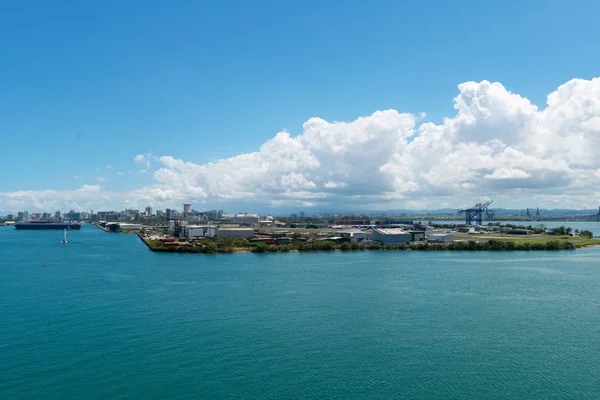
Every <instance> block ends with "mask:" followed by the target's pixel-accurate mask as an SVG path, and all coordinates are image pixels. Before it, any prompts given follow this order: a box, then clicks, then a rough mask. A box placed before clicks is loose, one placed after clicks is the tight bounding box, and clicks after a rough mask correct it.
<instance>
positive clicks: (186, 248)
mask: <svg viewBox="0 0 600 400" xmlns="http://www.w3.org/2000/svg"><path fill="white" fill-rule="evenodd" d="M137 236H138V237H139V238H140V240H141V241H142V242H143V243H144V244H145V245H146V247H147V248H148V249H149V250H150V251H152V252H155V253H176V254H249V253H253V254H277V253H332V252H341V253H353V252H364V251H396V252H401V251H418V252H424V251H433V252H436V251H450V252H481V251H491V252H503V251H505V252H532V251H554V252H557V251H573V250H579V249H590V248H600V243H594V244H580V245H576V244H573V242H571V241H568V240H564V239H563V240H549V241H544V242H542V241H540V242H539V243H534V244H533V245H532V244H530V243H527V244H519V245H513V244H510V245H507V244H506V242H504V241H500V240H495V239H491V240H489V241H486V242H475V241H469V242H454V243H448V244H439V243H434V244H430V243H426V242H424V243H416V244H412V245H398V246H387V247H386V246H377V247H376V248H369V247H366V246H365V247H360V248H354V249H341V248H340V246H332V247H330V248H327V249H311V248H302V247H300V248H289V246H281V247H280V246H263V247H259V246H248V247H217V245H216V244H215V245H214V246H212V247H211V248H207V247H208V246H206V245H203V246H194V245H189V244H188V243H184V244H181V245H180V244H179V243H178V244H177V245H170V246H164V244H163V243H160V247H159V246H158V243H151V242H154V241H151V240H147V239H146V238H144V237H142V236H141V235H139V234H138V235H137ZM182 243H183V242H182ZM457 243H460V244H457Z"/></svg>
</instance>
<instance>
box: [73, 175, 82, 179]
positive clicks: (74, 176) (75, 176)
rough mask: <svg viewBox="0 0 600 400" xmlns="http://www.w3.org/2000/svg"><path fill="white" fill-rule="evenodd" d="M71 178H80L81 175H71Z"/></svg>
mask: <svg viewBox="0 0 600 400" xmlns="http://www.w3.org/2000/svg"><path fill="white" fill-rule="evenodd" d="M73 179H81V176H79V175H73Z"/></svg>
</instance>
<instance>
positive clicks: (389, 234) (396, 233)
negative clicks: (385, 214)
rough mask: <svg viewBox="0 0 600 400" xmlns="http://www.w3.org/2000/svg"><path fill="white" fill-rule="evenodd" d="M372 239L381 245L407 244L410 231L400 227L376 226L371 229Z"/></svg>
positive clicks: (409, 238)
mask: <svg viewBox="0 0 600 400" xmlns="http://www.w3.org/2000/svg"><path fill="white" fill-rule="evenodd" d="M372 239H373V241H375V242H379V243H381V244H383V245H388V244H409V243H410V240H411V236H410V233H409V232H407V231H405V230H404V229H400V228H377V229H373V234H372Z"/></svg>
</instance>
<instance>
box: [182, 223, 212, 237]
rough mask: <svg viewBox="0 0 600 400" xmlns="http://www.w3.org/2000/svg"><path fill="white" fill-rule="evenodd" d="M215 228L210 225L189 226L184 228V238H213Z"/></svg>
mask: <svg viewBox="0 0 600 400" xmlns="http://www.w3.org/2000/svg"><path fill="white" fill-rule="evenodd" d="M216 235H217V227H216V226H211V225H190V226H186V227H185V237H187V238H188V239H189V238H191V237H215V236H216Z"/></svg>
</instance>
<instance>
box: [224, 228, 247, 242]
mask: <svg viewBox="0 0 600 400" xmlns="http://www.w3.org/2000/svg"><path fill="white" fill-rule="evenodd" d="M253 236H254V229H252V228H218V229H217V237H220V238H223V239H239V238H242V239H249V238H251V237H253Z"/></svg>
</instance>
